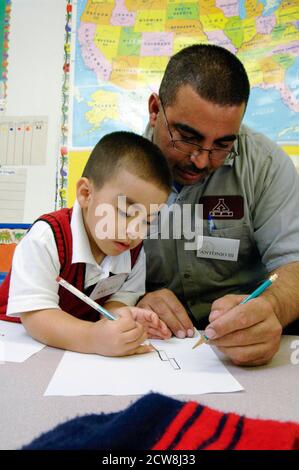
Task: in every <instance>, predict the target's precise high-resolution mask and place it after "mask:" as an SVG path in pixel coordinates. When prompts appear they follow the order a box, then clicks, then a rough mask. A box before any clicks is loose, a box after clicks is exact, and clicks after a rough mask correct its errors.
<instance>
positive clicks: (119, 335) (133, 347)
mask: <svg viewBox="0 0 299 470" xmlns="http://www.w3.org/2000/svg"><path fill="white" fill-rule="evenodd" d="M138 310H139V309H138ZM115 313H117V316H118V318H117V319H116V320H108V319H106V318H103V319H101V320H99V321H97V322H95V323H92V324H91V326H90V330H89V341H90V342H91V349H92V351H94V353H95V354H101V355H102V356H131V355H133V354H144V353H147V352H150V351H152V347H151V346H149V345H141V344H142V343H143V342H144V341H145V340H146V339H147V333H146V331H145V329H144V328H143V326H142V325H141V324H140V323H138V322H136V321H135V319H134V318H133V315H132V313H131V311H130V307H122V308H119V309H117V310H115ZM151 313H152V312H151Z"/></svg>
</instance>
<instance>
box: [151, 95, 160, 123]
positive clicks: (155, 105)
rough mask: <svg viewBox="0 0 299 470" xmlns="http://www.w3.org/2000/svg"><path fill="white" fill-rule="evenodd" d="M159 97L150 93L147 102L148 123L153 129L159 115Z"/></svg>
mask: <svg viewBox="0 0 299 470" xmlns="http://www.w3.org/2000/svg"><path fill="white" fill-rule="evenodd" d="M159 101H160V98H159V95H157V93H152V94H151V96H150V97H149V100H148V110H149V122H150V125H151V126H152V127H155V125H156V121H157V117H158V113H159Z"/></svg>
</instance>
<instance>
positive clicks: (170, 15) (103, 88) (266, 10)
mask: <svg viewBox="0 0 299 470" xmlns="http://www.w3.org/2000/svg"><path fill="white" fill-rule="evenodd" d="M198 42H200V43H212V44H218V45H221V46H223V47H226V48H227V49H229V50H230V51H231V52H233V53H234V54H236V55H237V56H238V57H239V58H240V59H241V61H242V62H243V63H244V65H245V67H246V70H247V72H248V74H249V78H250V84H251V98H250V101H249V105H248V109H247V112H246V116H245V122H246V123H247V124H248V125H250V126H251V127H253V128H256V129H259V130H260V131H262V132H264V133H265V134H267V135H268V136H269V137H270V138H273V139H274V140H276V141H279V142H288V143H292V142H294V143H295V142H297V143H298V141H299V80H298V75H299V58H298V57H299V2H298V0H293V1H291V0H264V1H258V0H199V1H196V2H195V1H187V2H182V1H177V0H168V1H167V0H149V1H145V0H110V1H109V0H108V1H100V0H78V1H77V23H76V48H75V55H74V63H73V66H74V83H73V86H74V99H73V123H74V125H73V127H72V135H71V146H73V147H76V148H78V147H79V148H80V147H92V146H93V145H94V144H95V143H96V142H97V141H98V140H99V138H100V137H101V136H102V135H104V134H105V133H107V132H111V131H113V130H119V129H127V130H133V131H135V132H138V133H142V131H143V129H144V127H145V125H146V122H147V100H148V97H149V95H150V93H151V92H152V91H153V90H154V91H157V90H158V88H159V84H160V81H161V77H162V75H163V71H164V69H165V67H166V64H167V62H168V60H169V57H170V56H171V55H172V54H174V53H176V52H177V51H179V50H180V49H182V48H183V47H185V46H188V45H191V44H194V43H198ZM236 80H237V77H236Z"/></svg>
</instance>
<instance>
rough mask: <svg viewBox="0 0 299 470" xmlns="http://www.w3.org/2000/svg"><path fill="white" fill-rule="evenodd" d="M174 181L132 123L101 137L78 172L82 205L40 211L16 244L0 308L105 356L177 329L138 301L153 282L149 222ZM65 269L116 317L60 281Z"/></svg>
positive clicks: (36, 330) (67, 343) (50, 340)
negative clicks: (148, 268) (145, 237)
mask: <svg viewBox="0 0 299 470" xmlns="http://www.w3.org/2000/svg"><path fill="white" fill-rule="evenodd" d="M170 188H171V176H170V172H169V168H168V164H167V161H166V159H165V158H164V156H163V154H162V153H161V151H160V150H159V148H158V147H157V146H156V145H154V144H153V143H151V142H150V141H148V140H147V139H145V138H143V137H141V136H138V135H136V134H133V133H130V132H114V133H112V134H109V135H106V136H105V137H103V138H102V139H101V140H100V141H99V142H98V144H97V145H96V146H95V148H94V150H93V151H92V153H91V155H90V157H89V160H88V162H87V164H86V167H85V169H84V172H83V175H82V177H81V178H80V179H79V181H78V182H77V200H76V202H75V204H74V207H73V208H72V209H61V210H59V211H56V212H53V213H51V214H47V215H44V216H42V217H40V218H39V219H38V220H37V221H36V222H35V223H34V225H33V226H32V228H31V229H30V231H29V232H28V234H26V236H25V237H24V239H23V240H22V241H21V242H20V244H19V245H18V246H17V247H16V250H15V253H14V258H13V264H12V271H11V275H10V276H8V277H7V278H6V279H5V281H4V282H3V284H2V285H1V286H0V313H2V315H0V318H1V319H4V318H5V313H6V315H7V316H8V317H19V316H20V317H21V321H22V323H23V325H24V327H25V328H26V330H27V331H28V333H29V334H30V335H31V336H32V337H34V338H35V339H37V340H39V341H41V342H42V343H45V344H47V345H50V346H54V347H58V348H62V349H68V350H72V351H78V352H83V353H95V354H101V355H105V356H123V355H131V354H136V353H144V352H148V351H150V350H151V347H150V346H149V345H142V343H143V342H144V340H145V339H146V338H147V337H149V336H151V337H158V338H167V337H169V336H170V331H169V330H168V328H167V327H166V325H165V324H164V323H163V322H162V321H161V320H159V318H158V316H157V315H156V314H155V313H154V312H152V311H149V310H144V309H140V308H137V307H132V305H135V304H136V302H137V300H138V298H139V297H140V296H141V295H143V294H144V290H145V255H144V252H143V249H142V245H141V238H142V231H143V232H144V227H145V228H146V227H147V225H148V224H149V223H150V221H151V220H152V219H153V217H154V216H155V215H156V213H157V210H156V211H155V210H154V209H152V207H153V205H156V207H159V206H160V205H161V204H163V203H165V202H166V200H167V197H168V194H169V191H170ZM141 208H142V209H143V212H142V211H141V214H142V216H140V215H139V217H138V218H137V219H138V223H134V222H135V221H136V217H134V216H135V215H136V211H137V212H138V209H141ZM138 213H139V214H140V211H139V212H138ZM114 229H115V230H114ZM137 229H138V230H137ZM107 233H108V235H107ZM136 234H137V235H138V236H139V238H136ZM107 236H108V238H107ZM58 275H59V276H61V277H62V278H64V279H65V280H66V281H68V282H69V283H70V284H72V285H74V286H75V287H77V288H78V289H79V290H81V291H84V292H85V293H86V294H87V295H89V296H90V297H91V298H93V299H94V300H96V301H97V302H98V303H100V304H101V305H103V306H104V307H105V308H106V310H108V311H110V312H112V313H113V314H115V316H116V317H117V319H116V320H115V321H113V320H108V319H106V318H100V315H99V314H98V313H97V312H96V311H95V310H93V309H91V308H90V307H89V306H88V305H86V304H85V303H83V302H82V301H81V300H80V299H78V298H77V297H75V296H74V295H73V294H72V293H70V292H69V291H67V290H65V289H64V288H63V287H61V286H59V285H58V284H57V281H56V278H57V276H58ZM6 319H8V318H7V317H6Z"/></svg>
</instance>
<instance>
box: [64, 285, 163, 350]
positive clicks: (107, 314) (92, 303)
mask: <svg viewBox="0 0 299 470" xmlns="http://www.w3.org/2000/svg"><path fill="white" fill-rule="evenodd" d="M56 281H57V282H58V284H59V285H61V286H62V287H64V288H65V289H67V290H68V291H70V292H71V293H72V294H74V295H75V296H76V297H78V299H81V300H82V301H83V302H85V303H86V304H88V305H90V307H92V308H94V309H95V310H96V311H97V312H99V313H101V314H102V315H104V317H106V318H108V320H117V317H116V316H114V315H112V313H110V312H108V310H106V309H105V308H104V307H102V306H101V305H99V304H97V303H96V302H95V301H94V300H92V299H91V298H90V297H88V295H85V294H84V293H83V292H81V291H80V290H79V289H77V287H75V286H73V285H72V284H70V283H69V282H67V281H66V280H65V279H63V278H62V277H60V276H57V278H56ZM143 345H146V346H151V347H152V348H154V346H153V345H152V344H151V342H150V341H149V340H148V339H146V340H145V341H143V343H142V344H141V346H143ZM154 349H155V348H154Z"/></svg>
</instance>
